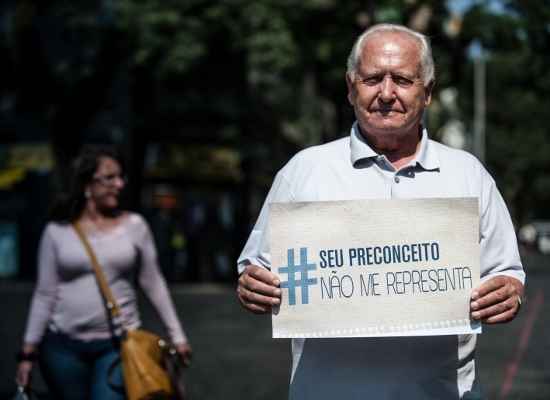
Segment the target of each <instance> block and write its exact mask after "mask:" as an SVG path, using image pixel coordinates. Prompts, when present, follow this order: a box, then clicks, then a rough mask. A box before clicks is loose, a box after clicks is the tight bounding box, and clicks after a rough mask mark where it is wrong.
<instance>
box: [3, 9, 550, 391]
mask: <svg viewBox="0 0 550 400" xmlns="http://www.w3.org/2000/svg"><path fill="white" fill-rule="evenodd" d="M378 22H396V23H402V24H406V25H407V26H409V27H411V28H413V29H416V30H418V31H421V32H423V33H425V34H427V35H428V36H429V37H430V38H431V41H432V45H433V50H434V58H435V60H436V80H437V82H436V86H435V93H434V98H433V101H432V105H431V106H430V108H429V111H428V113H427V115H426V120H425V121H426V125H427V126H428V129H429V132H430V135H431V137H432V138H434V139H436V140H440V141H442V142H444V143H446V144H448V145H451V146H453V147H457V148H463V149H465V150H467V151H470V152H472V153H474V154H476V155H477V157H478V158H479V159H480V160H482V161H483V162H484V164H485V165H486V167H487V168H488V169H489V171H490V172H491V174H492V175H493V176H494V178H495V180H496V181H497V185H498V187H499V189H500V191H501V192H502V194H503V196H504V198H505V200H506V202H507V204H508V207H509V209H510V212H511V214H512V218H513V220H514V222H515V224H516V228H517V229H518V235H519V238H520V239H521V242H522V251H523V252H524V257H525V260H528V261H526V267H527V270H528V274H529V273H530V272H531V271H532V275H531V276H532V277H533V279H537V280H536V282H539V283H540V287H537V285H533V288H535V287H537V290H540V293H542V292H543V291H544V288H545V287H548V286H547V284H550V274H549V273H548V272H547V269H548V266H547V264H548V259H547V256H546V255H545V254H547V253H550V222H549V221H550V206H549V204H550V140H549V139H550V132H549V129H550V128H549V127H550V112H549V110H550V3H549V2H548V1H540V0H538V1H537V0H524V1H519V0H516V1H506V0H500V1H496V0H494V1H476V0H458V1H450V0H449V1H422V0H379V1H374V0H371V1H368V0H362V1H354V0H349V1H345V2H341V1H336V0H301V1H298V0H254V1H252V0H224V1H212V0H210V1H209V0H185V1H177V0H162V1H161V0H140V1H137V0H119V1H113V0H100V1H85V0H80V1H74V2H66V1H55V0H42V1H31V0H17V1H16V0H3V1H2V2H1V3H0V53H1V54H2V58H1V59H2V61H1V62H0V77H1V78H0V79H1V80H0V82H1V85H0V297H1V298H2V299H1V300H2V303H3V304H6V306H5V307H8V308H5V313H4V314H3V316H4V315H6V316H7V317H9V318H8V319H7V321H11V322H9V323H3V324H2V325H3V326H2V327H1V328H0V339H2V340H1V342H2V346H4V345H5V344H8V343H10V344H9V346H8V347H6V349H7V350H6V351H4V350H2V354H5V355H2V356H1V357H2V359H3V361H2V365H0V378H1V381H0V398H4V397H2V393H9V392H10V390H11V389H12V378H11V377H12V375H13V374H12V371H13V368H14V361H13V357H12V355H11V354H12V353H13V352H14V349H16V348H18V346H19V340H20V335H21V332H22V330H23V328H24V323H25V317H26V312H27V306H28V301H29V299H30V295H31V293H32V287H33V284H34V279H35V277H36V252H37V243H38V240H39V238H40V234H41V231H42V229H43V227H44V225H45V223H46V221H47V212H48V207H49V205H50V204H51V200H52V199H53V198H54V196H55V195H56V193H59V191H61V190H62V189H63V188H65V187H66V185H67V178H68V176H67V171H68V169H69V165H70V163H71V161H72V159H73V158H74V156H75V155H76V154H77V153H78V151H79V149H80V148H81V147H82V146H83V145H84V144H86V143H105V144H113V145H116V146H118V147H119V148H120V149H121V150H122V151H123V153H124V155H125V157H126V160H127V166H128V173H129V185H128V190H127V191H126V204H127V206H128V208H130V209H133V210H136V211H139V212H141V213H143V214H144V215H145V216H146V218H147V220H148V221H149V223H150V225H151V227H152V229H153V232H154V236H155V239H156V243H157V246H158V251H159V257H160V260H161V265H162V269H163V273H164V275H165V277H166V279H167V280H168V282H169V283H170V284H172V287H173V294H174V296H175V298H176V302H177V303H178V304H180V303H181V307H179V308H178V310H179V311H181V313H182V319H183V321H184V324H186V323H187V321H188V320H191V322H190V323H189V326H188V328H187V330H188V331H189V333H190V336H191V339H192V341H193V339H195V342H198V343H202V342H201V341H204V343H205V347H207V348H208V351H207V352H206V353H209V352H210V353H212V358H209V359H207V358H206V357H205V358H203V361H200V356H198V359H199V361H198V362H199V363H200V362H204V363H206V364H205V365H203V370H202V371H201V367H200V366H198V367H197V369H196V370H195V372H193V371H191V372H190V375H191V377H192V378H193V380H194V381H195V382H201V379H204V385H203V386H200V385H197V386H195V387H193V388H192V393H195V398H229V396H228V395H227V392H223V391H224V390H225V389H223V388H224V387H225V386H224V383H220V384H221V389H219V390H220V391H219V392H215V393H216V394H214V392H208V390H214V389H212V387H210V385H209V384H208V383H207V382H208V381H207V379H206V376H207V374H208V371H210V373H212V371H211V370H210V369H211V368H214V369H215V368H223V370H225V371H226V372H229V376H225V375H224V378H222V377H221V376H220V378H219V380H221V381H222V382H226V383H227V384H228V385H230V384H233V385H234V386H228V387H227V388H226V389H227V390H229V391H230V392H231V390H234V391H235V390H236V389H235V388H236V387H238V388H239V389H238V390H237V393H238V394H242V393H243V391H246V392H247V393H249V394H250V393H257V395H254V394H250V395H249V396H248V397H249V398H262V399H264V398H265V399H276V398H282V397H284V396H285V395H286V385H287V384H288V363H289V361H288V355H287V354H286V353H288V351H289V348H288V343H285V342H280V341H278V342H276V343H273V341H271V339H269V335H270V326H269V321H268V320H265V319H257V318H256V319H255V318H254V317H249V316H247V315H244V314H243V313H242V312H241V311H239V309H238V306H237V304H236V300H235V298H234V297H235V296H234V286H235V278H236V268H235V260H236V258H237V256H238V254H239V252H240V250H241V248H242V246H243V245H244V242H245V240H246V238H247V236H248V234H249V232H250V229H251V226H252V225H253V223H254V221H255V218H256V216H257V214H258V212H259V208H260V207H261V204H262V201H263V198H264V196H265V194H266V192H267V190H268V189H269V186H270V184H271V180H272V179H273V176H274V174H275V172H276V171H277V170H278V169H279V168H281V167H282V166H283V165H284V163H285V162H286V160H288V159H289V157H290V156H291V155H293V154H294V153H295V152H297V151H298V150H300V149H302V148H304V147H306V146H310V145H314V144H318V143H322V142H326V141H329V140H333V139H336V138H339V137H342V136H345V135H347V134H348V132H349V128H350V125H351V123H352V122H353V113H352V109H351V107H350V106H349V105H348V103H347V100H346V86H345V81H344V74H345V63H346V59H347V56H348V53H349V51H350V49H351V46H352V44H353V41H354V39H355V38H356V37H357V35H358V34H359V33H361V32H362V31H363V30H364V29H365V28H367V27H369V26H370V25H372V24H374V23H378ZM545 268H546V269H545ZM533 290H534V289H533ZM538 293H539V292H538V291H537V292H535V291H533V292H529V293H528V294H529V295H532V296H533V297H535V298H537V297H536V296H538ZM178 296H180V297H178ZM214 298H216V299H218V300H219V302H221V303H223V304H224V305H225V306H224V307H226V308H224V309H217V308H216V307H218V306H219V303H216V302H213V301H212V299H214ZM189 302H191V304H189ZM528 304H529V303H528ZM531 304H538V303H537V302H532V303H531ZM209 305H211V307H212V308H213V310H210V309H208V306H209ZM543 306H544V307H546V310H547V306H546V303H544V301H543V300H541V306H540V307H543ZM14 307H15V308H14ZM200 307H203V308H200ZM531 307H532V308H531V310H533V309H534V306H531ZM197 308H200V310H201V311H200V312H198V311H196V309H197ZM526 308H527V307H526ZM224 310H225V311H224ZM536 310H537V311H536V312H534V311H532V312H533V313H534V314H533V315H534V316H533V317H532V318H533V321H532V322H531V328H530V332H532V331H537V330H536V328H533V326H535V325H534V324H537V323H538V324H542V323H543V322H542V319H541V318H542V317H540V318H539V317H538V316H540V315H544V313H543V312H541V311H540V310H541V308H538V309H536ZM16 311H17V312H16ZM186 312H187V313H188V314H187V315H191V317H187V318H186ZM215 312H217V314H216V315H218V319H217V320H214V322H213V321H212V320H211V318H213V315H214V313H215ZM145 315H146V319H147V318H148V317H147V315H148V314H147V313H146V314H145ZM530 315H531V314H527V316H528V317H529V316H530ZM546 315H549V313H548V312H546ZM12 317H13V318H12ZM10 318H12V319H13V320H10ZM546 318H548V317H546ZM522 321H524V322H522ZM237 322H238V323H237ZM528 322H529V321H528V320H527V317H525V318H524V319H523V320H520V321H519V322H514V323H513V324H512V325H511V326H512V328H506V329H508V331H506V332H509V333H508V334H509V335H511V336H510V338H511V339H510V340H512V341H513V342H511V341H510V340H504V339H503V340H501V341H500V342H502V344H503V346H504V347H506V348H507V350H506V351H508V352H509V355H510V357H512V358H513V357H515V356H514V354H516V355H517V353H515V352H514V351H515V349H516V347H515V344H514V343H516V342H517V338H518V337H522V336H521V335H525V329H524V328H525V327H527V328H529V325H523V324H524V323H528ZM213 323H214V325H219V324H226V325H223V326H225V327H227V328H228V330H227V332H229V333H230V334H232V335H233V336H231V338H233V339H235V340H233V339H231V340H230V343H238V342H239V340H240V341H243V346H245V347H247V345H246V343H248V349H249V353H246V354H245V353H244V352H243V353H239V352H238V351H237V350H239V349H238V348H234V347H232V346H229V347H230V348H231V349H230V351H229V353H228V346H226V345H225V344H224V343H225V342H223V341H222V342H219V343H218V344H217V346H219V348H217V347H214V348H211V347H208V346H209V345H207V343H208V342H207V339H208V340H212V334H213V332H210V331H209V330H208V327H211V326H212V324H213ZM151 324H152V325H155V323H154V322H151ZM186 326H187V325H186ZM231 326H233V327H234V328H235V329H233V330H232V329H231V328H230V327H231ZM540 326H543V325H540ZM258 327H259V328H258ZM514 329H515V330H514ZM250 330H252V331H253V332H254V335H253V336H254V337H255V338H256V339H257V340H258V341H257V346H256V347H254V343H256V342H255V341H250V340H249V339H247V336H246V335H251V333H250ZM490 332H491V330H489V334H490ZM501 332H504V331H501ZM522 332H523V333H522ZM528 336H529V335H528ZM547 336H548V335H545V336H541V337H542V339H541V340H542V342H537V349H538V352H537V354H540V351H541V346H542V349H544V350H545V351H546V353H545V354H550V339H544V337H547ZM216 340H218V339H216ZM228 340H229V339H228ZM492 342H493V343H494V342H495V341H492ZM497 342H498V341H497ZM500 342H499V343H500ZM527 342H529V338H528V339H527ZM525 346H527V345H525ZM525 346H524V347H525ZM196 347H199V350H198V354H200V346H196ZM482 350H483V347H482ZM255 351H256V352H255ZM262 352H271V353H269V354H268V353H265V354H264V353H262ZM272 353H273V354H275V355H273V354H272ZM203 354H204V353H203ZM496 354H498V356H496ZM506 354H508V353H503V350H502V348H501V347H497V348H496V349H495V350H494V357H492V358H491V360H492V361H491V363H492V362H494V363H495V365H498V367H492V364H491V368H489V369H488V371H489V370H490V372H487V374H496V375H495V376H493V375H490V376H491V378H490V379H489V380H490V381H494V382H493V383H489V385H493V384H494V387H492V386H489V388H488V392H489V393H492V394H494V398H497V396H501V395H502V396H504V397H502V398H514V399H515V398H518V399H520V398H522V399H523V398H526V399H536V398H541V399H542V398H545V399H547V398H549V397H550V394H549V393H550V389H549V388H548V386H549V385H550V384H548V382H550V371H549V369H550V368H549V363H548V362H547V361H545V360H544V359H541V358H537V359H536V360H535V361H532V362H533V363H535V364H536V365H535V366H534V367H533V368H534V369H533V371H535V370H536V371H538V372H537V373H539V375H540V373H542V377H541V376H539V375H537V377H538V378H537V379H538V381H540V382H546V386H544V385H543V386H540V385H539V386H536V385H535V386H533V387H536V388H537V389H536V390H535V389H534V390H533V393H532V394H530V395H529V396H531V397H529V396H526V395H525V391H523V392H521V393H524V394H523V397H521V396H519V397H514V395H513V392H510V390H512V389H509V390H508V392H505V393H501V392H502V390H503V389H502V388H503V387H504V386H503V385H504V382H506V379H508V378H506V377H507V376H508V375H506V373H505V372H504V370H505V369H506V366H505V365H506ZM522 354H528V352H527V350H524V353H522ZM542 354H544V352H543V353H542ZM268 356H269V357H276V359H277V360H279V361H278V362H277V363H275V364H276V365H275V366H273V369H272V370H265V358H266V357H268ZM533 356H534V357H536V354H535V353H533ZM239 357H240V358H243V357H244V359H243V360H241V364H246V365H247V366H246V367H244V369H241V370H235V369H234V368H233V367H231V366H232V365H233V364H234V363H235V359H237V358H239ZM247 357H248V358H247ZM277 357H278V358H277ZM488 357H491V356H488ZM495 357H496V358H495ZM498 357H502V360H501V359H499V358H498ZM510 357H509V358H510ZM520 358H521V360H523V359H524V356H523V355H522V356H521V357H520ZM525 358H526V359H527V358H528V356H525ZM4 359H5V361H4ZM220 360H222V361H220ZM224 360H225V361H224ZM245 361H246V362H245ZM208 363H210V364H208ZM220 363H221V364H220ZM518 365H519V364H518ZM248 368H249V370H250V373H255V374H256V375H257V374H258V371H260V370H261V371H264V372H265V379H266V382H267V381H269V382H275V383H276V385H277V387H278V389H277V390H279V391H278V392H277V390H275V391H274V392H273V391H270V390H266V391H265V392H262V391H260V392H255V391H254V390H255V389H254V388H256V389H258V388H257V385H252V383H249V385H248V386H247V384H245V383H243V385H244V386H242V387H241V386H238V384H237V383H236V381H235V380H236V379H241V380H242V379H244V378H243V376H242V375H244V374H245V372H246V371H248ZM495 368H500V370H499V371H502V372H498V371H496V370H495ZM228 370H229V371H228ZM220 371H221V370H220ZM270 371H271V372H270ZM541 371H542V372H541ZM202 374H204V375H202ZM260 376H263V375H261V374H260ZM513 376H514V377H516V376H517V373H516V375H513ZM539 378H540V379H539ZM224 379H225V380H224ZM258 379H261V378H258ZM514 379H515V378H514ZM514 379H512V381H513V382H515V380H514ZM230 381H232V383H229V382H230ZM538 381H537V382H538ZM256 383H257V382H256ZM531 383H532V382H531ZM531 383H530V384H531ZM235 385H236V386H235ZM531 386H532V385H531ZM531 386H529V387H531ZM541 387H546V392H545V391H544V390H543V389H540V388H541ZM231 388H233V389H231ZM2 390H4V391H5V392H2ZM216 390H218V389H216ZM262 390H263V389H262ZM524 390H525V389H524ZM541 390H542V391H541ZM220 393H226V395H224V396H225V397H224V396H221V394H220ZM510 393H512V394H510ZM537 395H540V396H545V397H536V396H537ZM6 396H7V394H6ZM270 396H271V397H270ZM506 396H508V397H506ZM510 396H511V397H510ZM533 396H534V397H533ZM491 398H493V397H491Z"/></svg>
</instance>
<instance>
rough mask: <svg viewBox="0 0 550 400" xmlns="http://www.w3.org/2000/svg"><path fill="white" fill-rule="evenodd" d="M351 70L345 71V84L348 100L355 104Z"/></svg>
mask: <svg viewBox="0 0 550 400" xmlns="http://www.w3.org/2000/svg"><path fill="white" fill-rule="evenodd" d="M353 75H354V73H353V72H346V85H347V86H348V101H349V103H350V104H351V105H352V106H354V105H355V86H354V85H353Z"/></svg>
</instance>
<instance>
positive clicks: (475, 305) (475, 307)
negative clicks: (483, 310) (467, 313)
mask: <svg viewBox="0 0 550 400" xmlns="http://www.w3.org/2000/svg"><path fill="white" fill-rule="evenodd" d="M470 307H471V308H473V309H474V310H477V309H478V307H479V304H478V303H477V302H475V301H474V302H473V303H472V304H470Z"/></svg>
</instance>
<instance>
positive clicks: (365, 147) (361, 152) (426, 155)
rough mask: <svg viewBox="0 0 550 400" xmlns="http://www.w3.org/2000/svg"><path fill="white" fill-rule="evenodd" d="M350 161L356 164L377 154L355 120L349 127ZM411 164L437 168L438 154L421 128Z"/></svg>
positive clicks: (424, 167)
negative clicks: (416, 151) (416, 150)
mask: <svg viewBox="0 0 550 400" xmlns="http://www.w3.org/2000/svg"><path fill="white" fill-rule="evenodd" d="M350 136H351V142H350V147H351V163H352V165H356V163H357V162H358V161H360V160H365V159H373V158H374V157H377V156H378V153H376V152H375V151H374V150H373V149H372V148H371V147H370V146H369V144H368V143H367V140H366V139H365V138H364V137H363V135H362V134H361V131H360V129H359V125H358V124H357V121H355V122H354V124H353V126H352V127H351V133H350ZM411 165H419V166H420V167H421V168H423V169H425V170H437V169H439V165H440V164H439V156H438V154H437V152H436V149H435V146H434V145H433V144H432V143H430V140H429V138H428V131H427V130H426V129H425V128H423V129H422V138H421V139H420V148H419V150H418V153H417V154H416V157H415V158H414V159H413V160H412V161H411Z"/></svg>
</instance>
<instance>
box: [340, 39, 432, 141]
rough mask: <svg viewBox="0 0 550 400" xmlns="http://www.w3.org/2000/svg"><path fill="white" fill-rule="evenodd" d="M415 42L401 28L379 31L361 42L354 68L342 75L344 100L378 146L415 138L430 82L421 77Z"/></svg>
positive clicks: (427, 102) (427, 101)
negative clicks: (347, 101) (344, 82)
mask: <svg viewBox="0 0 550 400" xmlns="http://www.w3.org/2000/svg"><path fill="white" fill-rule="evenodd" d="M419 50H420V46H419V44H418V42H417V41H416V40H415V39H414V38H412V37H410V36H409V35H407V34H405V33H400V32H380V33H376V34H374V35H373V36H371V37H369V38H368V39H367V41H366V42H365V43H364V44H363V49H362V52H361V58H360V63H359V65H358V66H357V71H356V72H355V73H352V74H350V75H348V76H347V79H346V81H347V84H348V100H349V102H350V103H351V105H352V106H353V108H354V109H355V116H356V118H357V121H358V122H359V126H360V127H361V130H362V132H363V134H364V135H365V136H366V137H367V138H368V139H369V141H370V142H371V143H372V144H373V145H374V146H375V147H377V148H391V149H396V148H398V146H399V145H400V144H399V143H400V142H402V141H403V139H404V138H405V139H409V140H411V139H412V138H413V137H414V138H416V139H417V138H418V137H419V136H418V132H419V124H420V120H421V119H422V113H423V111H424V108H425V107H426V106H427V105H428V104H429V103H430V99H431V85H430V86H429V87H427V88H426V87H425V86H424V82H423V81H422V79H421V68H420V51H419Z"/></svg>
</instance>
